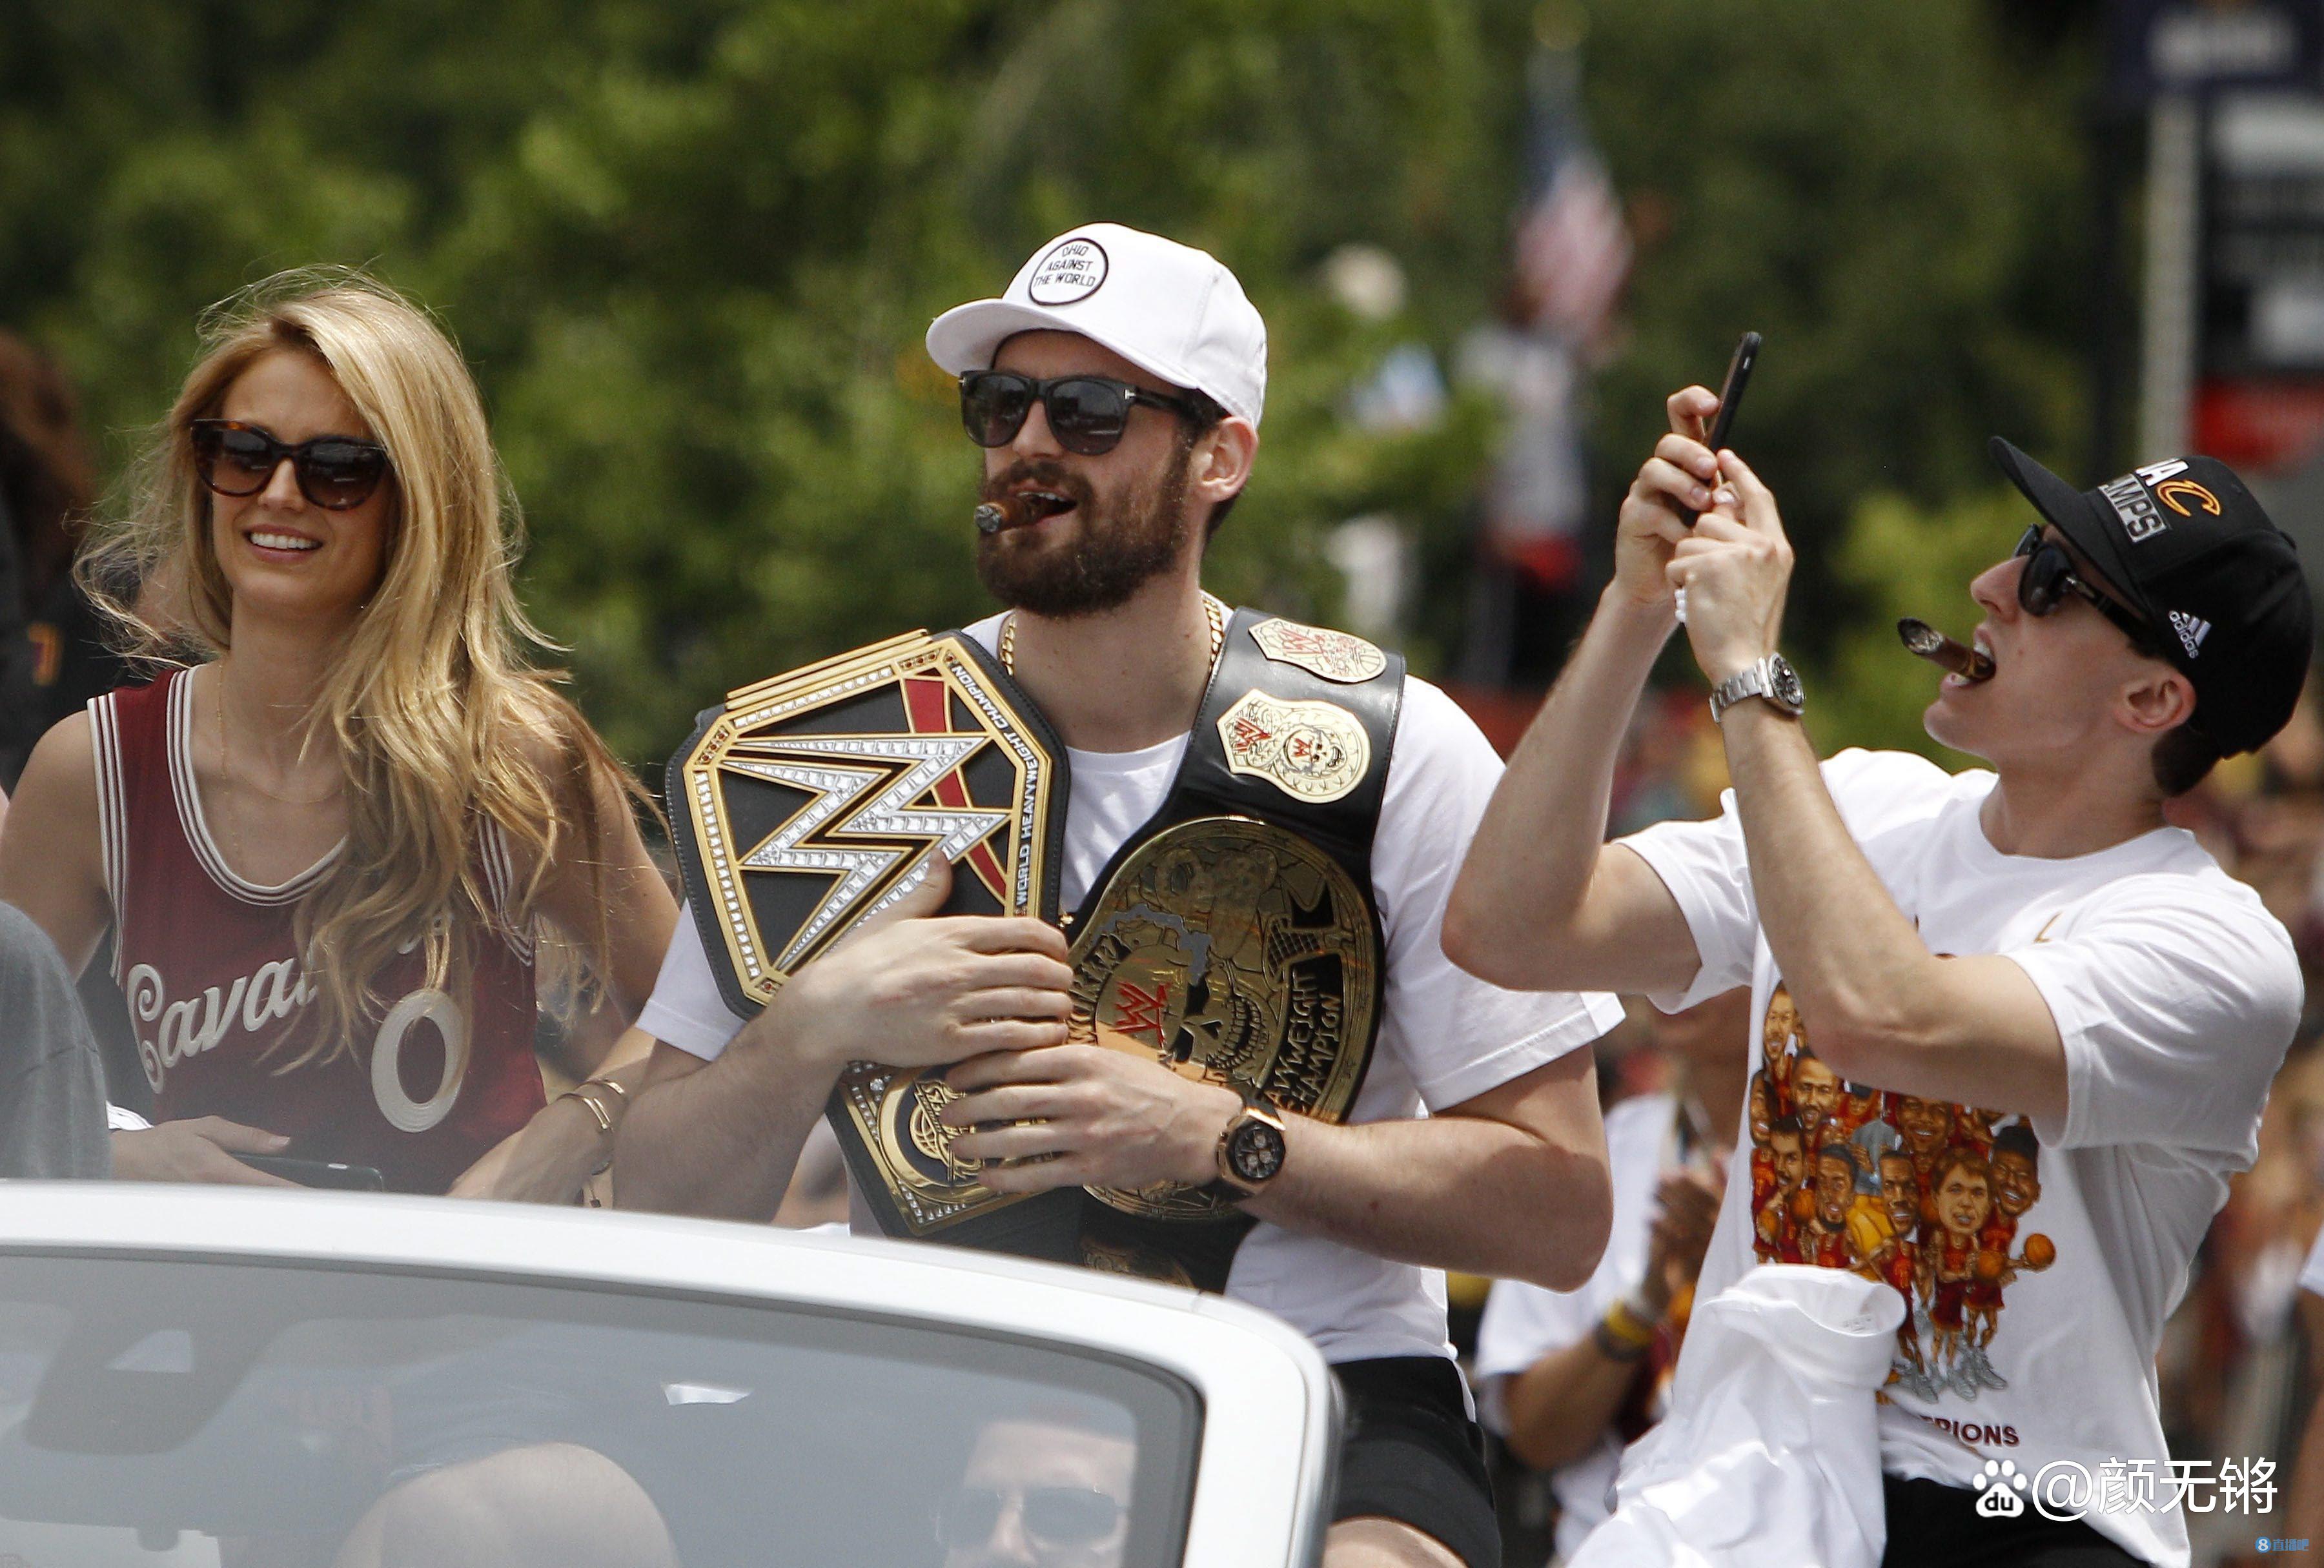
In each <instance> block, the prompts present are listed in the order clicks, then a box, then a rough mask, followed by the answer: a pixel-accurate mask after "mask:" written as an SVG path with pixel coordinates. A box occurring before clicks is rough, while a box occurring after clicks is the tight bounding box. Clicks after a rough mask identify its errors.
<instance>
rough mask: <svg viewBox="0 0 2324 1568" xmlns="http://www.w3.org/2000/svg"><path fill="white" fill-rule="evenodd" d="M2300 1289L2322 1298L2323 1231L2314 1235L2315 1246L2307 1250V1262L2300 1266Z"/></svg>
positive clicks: (2323, 1282)
mask: <svg viewBox="0 0 2324 1568" xmlns="http://www.w3.org/2000/svg"><path fill="white" fill-rule="evenodd" d="M2300 1288H2301V1289H2302V1290H2305V1291H2310V1292H2312V1293H2313V1294H2315V1295H2317V1296H2324V1231H2318V1232H2317V1233H2316V1245H2314V1246H2313V1247H2310V1249H2309V1250H2308V1261H2307V1262H2305V1263H2303V1264H2301V1266H2300Z"/></svg>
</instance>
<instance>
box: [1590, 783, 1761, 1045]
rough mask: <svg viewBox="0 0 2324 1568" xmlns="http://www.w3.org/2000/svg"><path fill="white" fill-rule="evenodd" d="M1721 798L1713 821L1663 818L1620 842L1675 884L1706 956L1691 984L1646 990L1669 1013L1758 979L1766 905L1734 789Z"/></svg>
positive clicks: (1699, 953) (1697, 945)
mask: <svg viewBox="0 0 2324 1568" xmlns="http://www.w3.org/2000/svg"><path fill="white" fill-rule="evenodd" d="M1719 804H1720V813H1719V815H1718V816H1714V817H1712V818H1711V819H1710V820H1709V821H1707V822H1657V823H1655V825H1654V826H1652V827H1648V828H1644V829H1641V830H1640V831H1638V832H1637V833H1634V834H1632V835H1629V836H1628V838H1623V839H1618V840H1616V841H1615V842H1617V843H1618V844H1627V845H1628V846H1629V847H1630V848H1631V849H1632V850H1634V851H1636V852H1637V855H1638V858H1639V859H1641V860H1643V861H1645V862H1646V864H1647V865H1648V866H1649V867H1650V868H1652V869H1653V871H1654V873H1655V875H1656V876H1658V877H1660V878H1661V879H1662V881H1663V886H1664V887H1665V888H1668V889H1669V890H1670V896H1671V897H1672V898H1673V899H1674V900H1676V901H1677V904H1678V909H1679V913H1680V914H1681V915H1683V916H1684V917H1685V918H1686V928H1687V932H1688V934H1689V935H1691V936H1693V938H1694V951H1695V955H1696V957H1697V958H1698V959H1700V960H1701V967H1699V968H1698V969H1696V970H1695V972H1694V979H1693V980H1692V981H1691V982H1688V984H1687V985H1686V987H1685V989H1684V990H1682V991H1665V992H1651V993H1649V994H1648V995H1647V997H1646V1000H1647V1001H1651V1002H1653V1003H1654V1004H1655V1006H1656V1007H1657V1008H1660V1009H1661V1010H1663V1011H1665V1012H1683V1011H1684V1010H1686V1009H1688V1008H1691V1007H1692V1006H1694V1005H1695V1004H1696V1003H1697V1002H1701V1001H1709V1000H1710V999H1711V998H1712V997H1714V996H1718V995H1720V993H1721V992H1729V991H1733V990H1734V989H1735V988H1736V987H1738V986H1741V985H1748V984H1750V983H1751V962H1752V959H1753V958H1754V957H1755V956H1756V955H1757V952H1758V945H1759V906H1758V904H1757V902H1756V901H1755V900H1754V899H1753V898H1752V894H1751V867H1750V863H1749V862H1748V861H1747V860H1746V859H1745V857H1744V853H1743V823H1742V819H1741V818H1739V817H1738V816H1736V814H1735V791H1733V790H1732V789H1729V791H1727V793H1726V794H1724V795H1722V796H1720V798H1719Z"/></svg>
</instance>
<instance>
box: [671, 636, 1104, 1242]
mask: <svg viewBox="0 0 2324 1568" xmlns="http://www.w3.org/2000/svg"><path fill="white" fill-rule="evenodd" d="M1064 758H1065V752H1064V748H1063V747H1062V746H1060V745H1059V744H1058V743H1057V741H1056V736H1055V734H1054V733H1051V731H1050V729H1049V726H1048V724H1047V720H1045V719H1043V718H1042V716H1041V715H1040V714H1039V712H1038V711H1037V710H1036V709H1035V708H1034V707H1033V706H1032V705H1031V704H1030V703H1028V702H1027V701H1026V700H1025V698H1024V696H1022V695H1021V694H1020V693H1019V692H1018V691H1017V690H1016V688H1015V687H1014V685H1013V684H1012V683H1011V682H1010V680H1009V679H1008V678H1007V677H1006V676H1004V675H1003V674H1002V673H1001V669H1000V667H999V665H998V664H997V663H995V662H994V661H993V659H991V657H990V656H989V655H988V654H986V653H985V651H984V650H982V649H981V648H979V647H977V646H976V645H975V644H974V643H973V642H972V641H969V640H968V639H967V638H965V637H963V636H960V635H959V634H957V633H946V634H945V635H943V636H939V637H931V636H929V635H927V633H926V632H911V633H908V635H905V636H902V637H896V638H891V639H890V640H889V641H885V642H881V643H876V644H874V645H872V646H871V647H869V648H862V649H858V650H855V651H854V652H853V653H847V654H843V655H841V656H840V657H839V658H837V659H826V660H825V661H824V662H822V663H820V664H815V665H809V666H807V668H806V669H798V670H794V671H792V672H791V673H790V674H788V675H784V676H778V677H776V678H774V679H772V680H766V681H761V682H760V683H759V684H758V685H756V686H750V687H743V688H742V689H741V690H739V691H735V692H733V693H731V694H729V695H728V696H727V698H726V702H725V705H724V706H722V707H716V708H712V709H710V710H709V711H708V712H706V713H705V714H704V715H702V720H701V723H700V724H699V725H698V726H697V727H696V730H695V733H694V736H693V738H692V739H691V740H689V741H688V742H687V744H686V746H685V748H684V749H683V750H682V751H680V752H678V755H677V756H676V757H675V758H673V759H672V760H671V762H670V766H669V781H668V794H669V818H670V826H671V828H672V836H673V837H674V838H675V839H676V840H677V844H678V859H679V862H680V865H681V867H682V868H683V871H684V873H685V878H686V889H687V903H688V906H689V908H691V909H692V910H693V911H694V915H695V918H696V924H697V925H698V926H699V927H700V928H701V932H702V937H703V945H704V946H705V949H707V951H708V953H709V955H710V959H711V969H712V970H713V972H714V973H716V975H717V977H718V983H719V989H720V991H721V992H723V993H724V997H725V999H726V1001H727V1004H728V1005H729V1006H730V1007H732V1008H733V1010H734V1011H735V1012H736V1013H738V1014H740V1015H742V1016H744V1017H748V1016H750V1015H751V1014H752V1013H755V1012H757V1011H758V1010H760V1009H761V1008H762V1007H764V1006H765V1005H766V1004H767V1003H768V1002H769V1001H772V1000H773V998H774V995H775V992H777V991H778V990H779V989H780V988H781V986H782V984H783V982H784V981H785V980H787V979H788V977H789V976H790V975H792V974H794V973H798V970H799V968H800V966H801V965H803V964H807V963H810V962H812V961H813V960H814V958H815V957H816V955H817V954H819V953H821V952H823V951H825V949H826V948H828V947H829V946H830V945H832V943H833V942H835V941H836V940H837V939H838V938H839V937H840V936H844V934H845V933H846V932H847V931H848V930H849V929H851V928H852V927H853V926H854V925H855V924H856V923H857V922H859V921H861V920H862V919H864V918H867V917H869V916H871V915H874V914H877V913H878V912H880V911H881V909H885V908H887V907H889V906H890V905H891V904H892V903H894V902H895V901H896V900H897V899H900V898H902V897H903V896H904V895H905V894H907V893H908V892H909V891H910V890H911V889H912V888H913V887H914V886H917V885H918V879H919V875H920V872H921V868H922V867H923V865H924V864H925V863H926V860H927V855H928V854H929V853H932V852H938V851H940V852H942V853H944V854H945V856H946V857H948V858H949V859H951V860H952V861H953V862H954V870H953V884H952V893H951V896H950V897H949V898H948V899H946V900H945V913H947V914H964V915H1030V916H1033V917H1035V918H1039V919H1044V920H1047V921H1049V922H1051V923H1053V924H1054V923H1055V922H1056V918H1057V877H1058V868H1059V864H1060V861H1061V854H1060V844H1061V840H1062V836H1063V834H1064V828H1065V799H1066V789H1067V785H1066V779H1065V762H1064ZM950 1098H951V1093H950V1091H949V1090H947V1089H946V1088H945V1085H944V1084H943V1081H942V1080H941V1079H940V1078H939V1077H936V1076H935V1075H932V1074H929V1073H924V1072H908V1071H899V1070H897V1069H894V1068H891V1067H885V1066H881V1065H877V1064H874V1063H869V1062H859V1063H855V1064H853V1065H851V1066H850V1067H849V1068H848V1070H847V1071H846V1072H845V1073H844V1074H843V1075H841V1078H840V1080H839V1084H838V1085H837V1087H836V1088H835V1090H834V1091H833V1093H832V1099H831V1103H830V1106H829V1107H828V1111H827V1114H828V1117H829V1120H830V1121H831V1123H832V1125H833V1128H834V1130H835V1131H837V1133H838V1134H839V1140H840V1146H841V1148H842V1149H843V1150H844V1152H845V1154H846V1157H847V1160H848V1164H849V1166H850V1167H851V1169H852V1171H853V1176H854V1178H855V1185H856V1188H857V1190H859V1191H860V1192H862V1194H864V1195H865V1197H866V1198H867V1199H868V1200H869V1201H870V1202H871V1207H872V1210H873V1212H874V1213H876V1214H877V1215H878V1216H879V1220H880V1223H881V1229H882V1230H884V1231H887V1232H888V1233H889V1234H890V1235H895V1236H937V1235H942V1236H943V1237H944V1238H945V1240H948V1241H958V1242H961V1243H964V1244H966V1245H970V1246H984V1247H989V1248H992V1249H995V1250H1003V1251H1012V1252H1022V1253H1025V1254H1028V1255H1029V1256H1034V1257H1042V1258H1048V1259H1054V1260H1056V1261H1061V1262H1070V1261H1075V1260H1077V1259H1078V1258H1079V1250H1078V1242H1077V1240H1076V1230H1077V1225H1076V1219H1075V1213H1076V1204H1075V1203H1074V1198H1075V1196H1076V1195H1077V1194H1055V1193H1053V1194H1042V1195H1041V1196H1040V1197H1038V1198H1030V1197H1028V1196H1026V1195H1024V1194H1000V1193H995V1192H993V1191H992V1190H991V1189H990V1188H989V1187H986V1186H984V1185H982V1184H981V1183H980V1182H978V1181H977V1179H976V1173H975V1171H974V1170H973V1169H972V1168H970V1167H968V1166H967V1165H965V1164H964V1162H962V1161H960V1160H959V1159H957V1158H954V1155H953V1153H952V1150H951V1141H952V1139H953V1137H954V1130H952V1129H949V1128H946V1127H945V1126H944V1125H943V1124H942V1123H941V1122H940V1121H938V1120H937V1117H938V1114H939V1113H940V1112H941V1111H943V1109H944V1106H945V1102H946V1101H948V1100H949V1099H950Z"/></svg>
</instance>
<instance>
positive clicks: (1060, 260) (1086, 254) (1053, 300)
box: [1025, 239, 1106, 305]
mask: <svg viewBox="0 0 2324 1568" xmlns="http://www.w3.org/2000/svg"><path fill="white" fill-rule="evenodd" d="M1105 270H1106V261H1105V247H1104V246H1103V245H1101V244H1098V243H1097V241H1095V240H1084V239H1071V240H1060V241H1059V242H1058V243H1057V244H1056V245H1054V246H1052V247H1051V248H1050V251H1049V254H1047V255H1046V256H1043V257H1042V258H1041V259H1040V261H1039V262H1037V263H1035V265H1034V267H1033V275H1032V277H1030V278H1029V279H1028V280H1026V283H1025V294H1026V297H1027V298H1028V299H1029V300H1032V301H1033V303H1034V304H1036V305H1072V304H1075V303H1078V302H1079V301H1081V300H1086V299H1088V298H1089V297H1090V296H1091V295H1092V294H1094V293H1096V292H1097V291H1098V290H1099V289H1100V288H1102V286H1103V285H1104V283H1105Z"/></svg>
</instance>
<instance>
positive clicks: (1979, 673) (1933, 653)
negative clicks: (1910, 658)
mask: <svg viewBox="0 0 2324 1568" xmlns="http://www.w3.org/2000/svg"><path fill="white" fill-rule="evenodd" d="M1896 635H1897V636H1899V637H1901V638H1903V639H1904V646H1905V647H1906V648H1907V649H1909V650H1911V651H1913V652H1914V653H1917V654H1919V655H1920V656H1921V657H1922V658H1923V659H1927V660H1928V661H1929V662H1930V663H1932V664H1935V665H1941V666H1942V667H1943V668H1944V669H1949V670H1950V671H1952V673H1953V674H1955V675H1958V676H1960V678H1962V679H1963V680H1967V681H1980V680H1991V679H1992V678H1993V670H1994V664H1993V656H1992V655H1991V654H1989V653H1986V652H1984V651H1982V650H1978V649H1975V648H1971V647H1970V646H1969V644H1968V643H1966V642H1957V641H1954V640H1953V639H1952V638H1950V637H1948V636H1946V635H1945V634H1944V633H1943V632H1940V631H1938V630H1937V629H1936V628H1935V627H1933V626H1932V625H1930V624H1929V623H1927V622H1926V621H1916V620H1914V618H1913V617H1912V616H1910V615H1907V616H1905V617H1904V619H1903V620H1901V621H1899V622H1897V623H1896Z"/></svg>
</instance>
